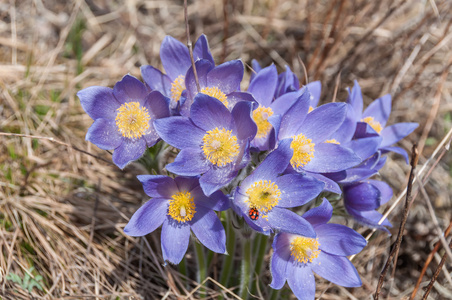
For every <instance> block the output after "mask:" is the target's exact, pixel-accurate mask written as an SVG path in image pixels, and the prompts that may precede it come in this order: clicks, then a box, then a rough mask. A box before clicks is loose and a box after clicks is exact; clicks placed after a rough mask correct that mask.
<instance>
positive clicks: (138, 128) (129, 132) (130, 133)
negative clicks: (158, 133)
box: [115, 102, 151, 139]
mask: <svg viewBox="0 0 452 300" xmlns="http://www.w3.org/2000/svg"><path fill="white" fill-rule="evenodd" d="M116 111H117V115H116V119H115V120H116V126H118V130H119V132H121V134H122V136H123V137H126V138H130V139H138V138H140V137H141V136H143V135H144V134H146V132H147V131H148V129H149V126H150V125H149V121H150V120H151V117H150V116H149V113H148V110H147V109H146V107H140V103H138V102H127V103H124V104H122V105H121V106H120V107H119V108H118V109H117V110H116Z"/></svg>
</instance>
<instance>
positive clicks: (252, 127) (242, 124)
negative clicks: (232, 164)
mask: <svg viewBox="0 0 452 300" xmlns="http://www.w3.org/2000/svg"><path fill="white" fill-rule="evenodd" d="M251 107H252V103H251V102H244V101H242V102H239V103H237V105H236V106H235V107H234V109H233V110H232V112H231V114H232V118H233V119H234V123H235V127H236V128H237V139H239V140H245V139H248V138H250V139H252V138H254V136H255V135H256V133H257V126H256V123H254V121H253V119H252V118H251Z"/></svg>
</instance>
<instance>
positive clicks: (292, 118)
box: [278, 89, 309, 140]
mask: <svg viewBox="0 0 452 300" xmlns="http://www.w3.org/2000/svg"><path fill="white" fill-rule="evenodd" d="M308 111H309V93H308V92H307V89H304V92H303V94H302V95H301V96H300V97H298V98H297V100H296V101H295V103H294V104H293V105H292V106H291V107H290V108H289V110H288V111H287V112H286V114H285V115H284V116H283V118H282V120H281V126H280V129H279V133H278V139H280V140H282V139H285V138H291V137H293V136H294V135H297V134H298V133H299V129H300V126H301V125H302V124H303V121H304V120H305V118H306V116H307V114H308Z"/></svg>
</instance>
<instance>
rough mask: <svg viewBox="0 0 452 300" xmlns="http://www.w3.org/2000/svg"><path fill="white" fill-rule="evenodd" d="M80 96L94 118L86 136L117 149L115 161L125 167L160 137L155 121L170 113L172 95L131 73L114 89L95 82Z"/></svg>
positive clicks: (104, 145)
mask: <svg viewBox="0 0 452 300" xmlns="http://www.w3.org/2000/svg"><path fill="white" fill-rule="evenodd" d="M77 96H78V97H79V98H80V102H81V104H82V107H83V109H84V110H85V111H86V113H87V114H88V115H89V116H90V117H91V118H93V119H94V123H93V125H91V127H90V128H89V129H88V132H87V134H86V140H87V141H90V142H91V143H93V144H95V145H96V146H98V147H99V148H101V149H104V150H113V149H114V150H115V151H114V153H113V162H114V163H115V164H116V165H117V166H118V167H120V168H121V169H123V168H124V167H125V166H126V165H127V164H129V163H130V162H132V161H134V160H136V159H138V158H140V157H141V156H142V155H143V153H144V151H145V150H146V148H147V147H151V146H153V145H154V144H155V143H156V142H157V141H158V139H159V136H158V135H157V133H156V131H155V129H154V125H153V124H154V121H155V120H157V119H159V118H165V117H168V116H169V108H168V99H167V98H166V97H164V96H163V95H162V94H161V93H160V92H158V91H153V92H151V93H149V91H148V90H147V88H146V87H145V85H144V84H143V83H142V82H141V81H139V80H138V79H136V78H135V77H133V76H130V75H126V76H124V77H123V78H122V80H121V81H119V82H117V83H116V84H115V86H114V87H113V89H111V88H108V87H100V86H92V87H88V88H86V89H83V90H81V91H79V92H78V93H77Z"/></svg>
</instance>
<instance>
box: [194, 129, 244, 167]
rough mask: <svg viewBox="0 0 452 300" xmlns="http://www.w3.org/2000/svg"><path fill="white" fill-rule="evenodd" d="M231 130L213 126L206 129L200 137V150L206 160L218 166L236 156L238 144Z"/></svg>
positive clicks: (232, 159)
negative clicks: (210, 128) (201, 144)
mask: <svg viewBox="0 0 452 300" xmlns="http://www.w3.org/2000/svg"><path fill="white" fill-rule="evenodd" d="M231 132H232V130H226V129H224V128H222V129H221V130H220V129H218V128H215V129H213V130H209V131H207V133H206V134H205V135H204V137H203V138H202V141H203V146H202V150H203V152H204V155H205V156H206V158H207V160H208V161H210V162H211V163H212V164H214V165H217V166H219V167H221V166H224V165H226V164H228V163H230V162H232V161H234V159H235V158H236V157H237V155H238V154H239V144H238V143H237V137H236V136H234V135H232V134H231Z"/></svg>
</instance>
